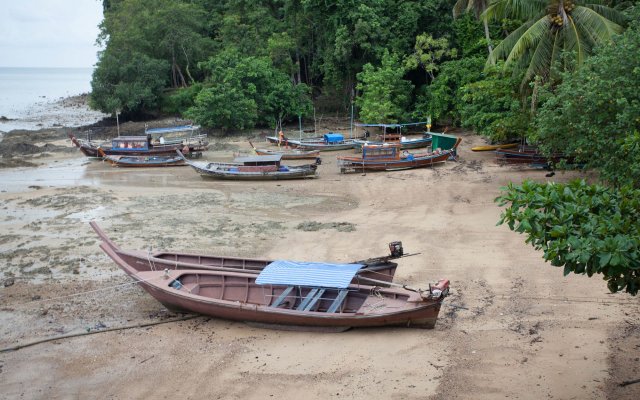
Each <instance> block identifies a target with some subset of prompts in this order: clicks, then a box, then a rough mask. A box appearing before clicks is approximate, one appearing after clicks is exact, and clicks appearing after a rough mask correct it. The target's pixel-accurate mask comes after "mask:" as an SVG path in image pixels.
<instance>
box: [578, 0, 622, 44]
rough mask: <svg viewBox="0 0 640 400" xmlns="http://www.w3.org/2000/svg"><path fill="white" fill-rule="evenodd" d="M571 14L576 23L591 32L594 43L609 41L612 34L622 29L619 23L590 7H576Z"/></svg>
mask: <svg viewBox="0 0 640 400" xmlns="http://www.w3.org/2000/svg"><path fill="white" fill-rule="evenodd" d="M572 15H573V18H574V19H575V20H576V23H577V24H579V25H580V26H582V27H583V28H584V29H585V30H589V31H591V32H592V35H593V36H594V37H595V38H596V43H601V42H606V41H609V40H611V37H612V36H613V35H615V34H618V33H621V32H622V31H623V30H624V28H623V27H622V26H621V25H619V24H617V23H615V22H613V21H611V20H610V19H608V18H605V17H604V16H602V15H600V14H598V13H597V12H596V11H594V10H592V9H591V8H587V7H576V8H575V10H573V13H572Z"/></svg>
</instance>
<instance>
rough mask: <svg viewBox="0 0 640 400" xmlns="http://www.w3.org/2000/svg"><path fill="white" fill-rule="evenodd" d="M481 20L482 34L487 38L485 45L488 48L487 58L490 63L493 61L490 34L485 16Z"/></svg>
mask: <svg viewBox="0 0 640 400" xmlns="http://www.w3.org/2000/svg"><path fill="white" fill-rule="evenodd" d="M482 22H483V24H484V36H485V38H486V39H487V47H488V48H489V59H490V60H491V63H493V46H492V45H491V36H490V35H489V23H488V22H487V18H486V17H485V18H483V19H482Z"/></svg>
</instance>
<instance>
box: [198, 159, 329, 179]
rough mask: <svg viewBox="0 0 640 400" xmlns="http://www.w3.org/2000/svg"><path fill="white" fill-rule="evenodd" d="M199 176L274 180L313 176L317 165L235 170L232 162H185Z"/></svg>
mask: <svg viewBox="0 0 640 400" xmlns="http://www.w3.org/2000/svg"><path fill="white" fill-rule="evenodd" d="M187 164H188V165H189V166H191V167H192V168H193V169H194V170H195V171H196V172H197V173H198V174H200V176H202V177H203V178H210V179H223V180H233V181H274V180H288V179H305V178H315V177H316V168H317V165H315V164H311V165H305V166H297V167H292V166H287V170H286V171H283V170H276V171H241V170H239V169H238V170H235V168H234V167H237V165H234V164H225V163H194V162H187Z"/></svg>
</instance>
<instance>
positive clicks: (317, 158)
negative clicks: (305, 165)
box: [316, 157, 322, 165]
mask: <svg viewBox="0 0 640 400" xmlns="http://www.w3.org/2000/svg"><path fill="white" fill-rule="evenodd" d="M320 164H322V158H320V157H316V165H320Z"/></svg>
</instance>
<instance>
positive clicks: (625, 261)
mask: <svg viewBox="0 0 640 400" xmlns="http://www.w3.org/2000/svg"><path fill="white" fill-rule="evenodd" d="M497 200H498V202H499V204H500V205H501V206H505V205H508V207H507V208H506V210H505V211H504V213H503V214H502V218H501V220H500V222H499V223H506V224H508V226H509V228H511V229H512V230H514V231H516V232H519V233H523V234H525V235H527V239H526V242H527V243H530V244H531V245H532V246H533V247H535V248H536V249H537V250H542V251H543V254H544V256H543V257H544V259H545V260H546V261H549V262H550V263H551V265H553V266H556V267H564V274H565V275H568V274H569V273H571V272H573V273H576V274H587V275H588V276H592V275H594V274H602V276H603V278H604V279H605V280H606V281H607V286H608V288H609V290H610V291H612V292H617V291H619V290H625V291H626V292H628V293H630V294H633V295H635V294H637V293H638V289H640V240H638V239H639V238H640V224H638V220H639V219H640V190H637V189H631V188H630V187H628V186H627V187H625V188H623V189H621V190H613V189H611V188H605V187H603V186H599V185H588V184H586V183H585V182H584V181H583V180H576V181H574V182H571V183H569V184H566V185H558V184H553V183H549V184H545V183H536V182H532V181H525V182H524V183H523V184H522V185H521V186H516V185H513V184H511V185H509V186H508V187H507V188H504V193H503V195H502V196H500V197H499V198H498V199H497Z"/></svg>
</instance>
